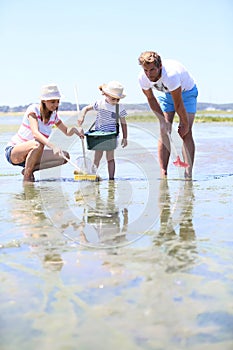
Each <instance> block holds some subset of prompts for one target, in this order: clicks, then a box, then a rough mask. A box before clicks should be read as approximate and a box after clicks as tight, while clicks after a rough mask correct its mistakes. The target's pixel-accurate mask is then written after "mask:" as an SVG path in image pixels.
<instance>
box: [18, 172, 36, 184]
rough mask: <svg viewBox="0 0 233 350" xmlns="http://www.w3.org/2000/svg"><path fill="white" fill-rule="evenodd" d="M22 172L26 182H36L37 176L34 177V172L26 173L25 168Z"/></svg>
mask: <svg viewBox="0 0 233 350" xmlns="http://www.w3.org/2000/svg"><path fill="white" fill-rule="evenodd" d="M21 174H22V175H23V181H24V182H35V177H34V175H33V173H32V174H30V175H25V169H23V170H22V171H21Z"/></svg>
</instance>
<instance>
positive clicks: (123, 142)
mask: <svg viewBox="0 0 233 350" xmlns="http://www.w3.org/2000/svg"><path fill="white" fill-rule="evenodd" d="M127 145H128V141H127V139H122V141H121V146H122V147H123V148H125V147H126V146H127Z"/></svg>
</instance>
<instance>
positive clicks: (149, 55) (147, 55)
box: [138, 51, 162, 68]
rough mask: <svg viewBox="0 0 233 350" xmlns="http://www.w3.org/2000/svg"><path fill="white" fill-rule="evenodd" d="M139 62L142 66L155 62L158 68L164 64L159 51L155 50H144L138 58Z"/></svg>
mask: <svg viewBox="0 0 233 350" xmlns="http://www.w3.org/2000/svg"><path fill="white" fill-rule="evenodd" d="M138 62H139V64H140V65H141V66H144V65H145V64H148V63H154V64H155V66H156V67H157V68H160V67H161V65H162V60H161V57H160V56H159V54H158V53H157V52H154V51H145V52H142V53H141V55H140V56H139V58H138Z"/></svg>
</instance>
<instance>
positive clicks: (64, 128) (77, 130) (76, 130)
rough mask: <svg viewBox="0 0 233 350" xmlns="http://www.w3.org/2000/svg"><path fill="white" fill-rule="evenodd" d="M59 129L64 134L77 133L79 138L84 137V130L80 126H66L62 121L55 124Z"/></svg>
mask: <svg viewBox="0 0 233 350" xmlns="http://www.w3.org/2000/svg"><path fill="white" fill-rule="evenodd" d="M57 127H58V129H59V130H61V131H62V132H63V133H64V134H65V135H66V136H73V135H74V134H76V135H78V136H79V137H80V138H84V132H83V129H82V128H80V127H79V128H75V127H71V128H68V127H67V126H66V125H65V124H64V123H63V122H62V121H60V122H59V123H58V124H57Z"/></svg>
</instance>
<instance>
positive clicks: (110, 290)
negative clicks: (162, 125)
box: [0, 124, 233, 350]
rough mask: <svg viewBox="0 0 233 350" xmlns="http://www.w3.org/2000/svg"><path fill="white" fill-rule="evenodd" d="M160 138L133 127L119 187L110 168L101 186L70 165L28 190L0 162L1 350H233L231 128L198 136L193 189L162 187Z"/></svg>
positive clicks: (183, 184) (121, 155)
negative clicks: (82, 178) (78, 178)
mask: <svg viewBox="0 0 233 350" xmlns="http://www.w3.org/2000/svg"><path fill="white" fill-rule="evenodd" d="M151 127H152V124H149V125H147V124H135V125H134V124H130V125H129V140H130V144H129V146H128V147H127V148H126V149H124V150H122V149H121V148H120V147H119V148H118V149H117V151H116V168H117V171H116V181H115V182H109V181H108V180H107V170H106V163H105V161H104V160H103V162H102V165H101V167H100V176H101V177H102V179H103V181H101V182H99V183H96V182H78V181H74V178H73V170H74V168H73V167H72V166H71V165H70V164H67V165H65V166H63V167H61V168H57V169H53V170H49V171H42V172H41V173H40V174H36V182H35V183H34V184H28V185H23V183H22V176H21V174H20V168H18V167H11V166H10V165H8V164H7V163H6V161H5V160H4V157H3V155H2V154H1V176H0V181H1V204H2V205H1V206H2V210H1V213H0V225H1V234H0V237H1V238H0V244H1V291H0V293H1V312H0V314H1V348H2V349H4V350H12V349H23V350H27V349H28V350H29V349H30V350H31V349H38V350H39V349H46V350H47V349H59V350H60V349H61V350H63V349H69V350H71V349H72V350H73V349H82V350H83V349H96V348H97V349H104V350H105V349H124V350H128V349H133V350H134V349H135V350H137V349H146V350H147V349H148V350H157V349H158V350H161V349H163V350H164V349H166V350H170V349H185V350H186V349H195V350H197V349H198V350H200V349H201V350H202V349H204V350H206V349H208V350H209V349H211V350H213V349H214V350H215V349H219V350H220V349H221V350H222V349H224V350H228V349H229V350H230V349H232V346H233V336H232V330H233V308H232V306H233V305H232V294H233V292H232V202H233V171H232V159H233V138H232V135H233V126H231V125H226V124H196V125H195V126H194V136H195V140H196V148H197V152H196V162H195V171H194V179H193V181H183V174H182V172H180V171H179V169H177V168H176V167H174V166H173V165H172V162H171V165H170V168H169V176H168V179H167V181H165V180H160V178H159V169H158V163H157V156H156V146H157V145H156V140H155V139H156V137H157V130H155V131H153V132H152V131H151V130H150V129H151ZM156 127H157V125H156ZM9 136H10V134H9V133H8V134H7V133H4V134H2V135H1V150H2V152H1V153H3V149H4V147H5V144H6V142H7V141H8V138H9ZM53 139H54V140H55V141H56V142H57V143H59V142H61V141H60V134H58V133H56V134H55V135H54V136H53ZM173 139H174V143H175V144H176V149H175V150H174V151H173V156H174V157H175V154H176V152H178V153H180V144H179V139H178V138H176V136H175V133H174V136H173ZM61 144H62V145H63V147H64V148H65V149H68V150H69V152H70V154H71V159H72V160H75V159H76V158H77V157H79V156H80V155H82V154H81V152H82V151H81V150H82V148H81V143H80V141H79V140H77V139H75V138H74V139H73V138H72V140H69V141H67V140H63V139H62V142H61ZM87 156H88V157H89V158H92V153H91V151H88V152H87Z"/></svg>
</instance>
